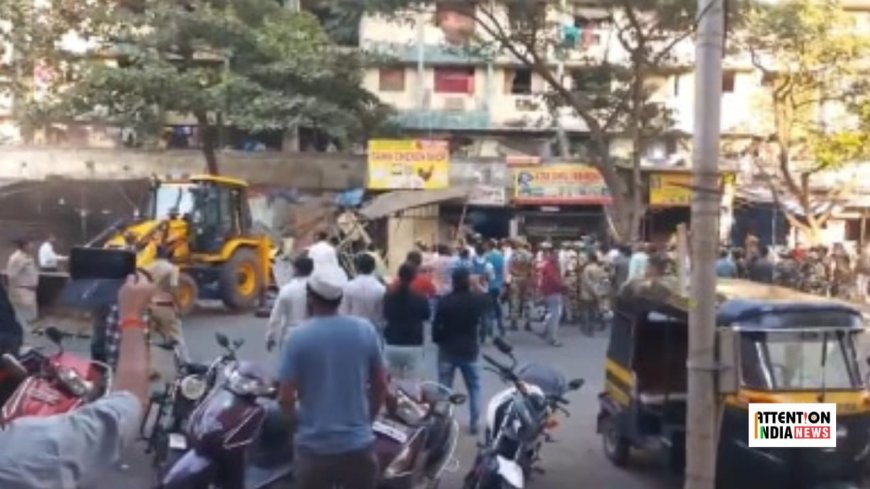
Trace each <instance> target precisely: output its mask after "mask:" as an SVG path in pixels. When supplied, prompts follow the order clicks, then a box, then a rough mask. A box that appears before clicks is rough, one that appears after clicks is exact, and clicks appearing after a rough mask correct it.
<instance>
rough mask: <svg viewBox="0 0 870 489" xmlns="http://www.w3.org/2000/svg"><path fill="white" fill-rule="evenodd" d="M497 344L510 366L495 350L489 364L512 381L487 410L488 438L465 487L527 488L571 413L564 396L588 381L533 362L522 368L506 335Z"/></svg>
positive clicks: (466, 488) (488, 488)
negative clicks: (558, 416) (549, 443)
mask: <svg viewBox="0 0 870 489" xmlns="http://www.w3.org/2000/svg"><path fill="white" fill-rule="evenodd" d="M493 344H494V345H495V346H496V347H497V348H498V349H499V351H501V353H502V354H504V355H505V356H507V357H508V358H509V359H510V360H511V364H510V365H504V364H502V363H501V362H499V361H497V360H495V359H494V358H492V357H490V356H489V355H486V354H484V355H483V358H484V360H485V361H486V363H487V364H488V366H485V367H484V369H486V370H488V371H491V372H494V373H496V374H497V375H498V376H499V377H500V378H501V379H502V380H503V381H505V382H508V383H510V384H511V386H510V387H509V388H507V389H505V390H503V391H501V392H499V393H497V394H496V395H495V396H493V397H492V399H490V401H489V404H488V405H487V410H486V432H485V443H484V444H483V445H482V446H481V448H480V450H479V453H478V455H477V458H476V460H475V463H474V466H473V467H472V469H471V470H470V471H469V473H468V474H467V475H466V477H465V482H464V486H463V487H464V488H465V489H522V488H523V487H525V482H526V481H527V480H528V479H529V477H530V476H531V474H532V472H533V471H535V470H536V469H537V467H536V466H535V464H536V463H537V462H538V461H539V460H540V451H541V447H542V446H543V444H544V442H546V441H549V440H550V433H551V431H552V430H553V429H555V428H556V426H558V421H557V420H556V416H555V415H556V413H558V412H561V413H563V414H564V415H565V416H570V413H569V412H568V411H567V409H565V406H567V405H568V404H569V401H568V400H567V399H565V397H564V395H565V394H566V393H567V392H569V391H574V390H578V389H580V388H581V387H582V386H583V383H584V380H583V379H574V380H572V381H570V382H566V380H565V377H564V376H563V375H562V374H560V373H559V372H558V371H556V370H554V369H553V368H551V367H549V366H546V365H541V364H529V365H526V366H524V367H522V368H520V369H517V368H516V367H517V360H516V358H515V357H514V355H513V348H512V347H511V346H510V345H509V344H508V343H506V342H505V341H504V340H503V339H501V338H497V339H496V340H495V341H494V342H493Z"/></svg>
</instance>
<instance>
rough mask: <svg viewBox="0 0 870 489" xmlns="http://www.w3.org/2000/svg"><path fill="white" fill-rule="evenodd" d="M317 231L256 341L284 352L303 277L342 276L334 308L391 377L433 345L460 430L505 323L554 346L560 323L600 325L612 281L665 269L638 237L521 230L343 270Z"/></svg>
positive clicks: (303, 302) (415, 368)
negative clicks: (579, 237)
mask: <svg viewBox="0 0 870 489" xmlns="http://www.w3.org/2000/svg"><path fill="white" fill-rule="evenodd" d="M339 262H340V260H338V258H337V251H336V250H335V248H334V247H331V245H330V244H329V239H328V236H327V235H326V234H322V235H321V236H319V239H318V241H317V242H316V243H315V244H314V245H312V246H311V247H310V248H309V250H308V253H304V254H302V255H300V256H298V257H296V258H295V259H294V260H293V278H292V279H291V280H290V281H289V282H288V283H286V284H285V285H283V286H282V288H281V290H280V292H279V294H278V296H277V299H276V301H275V303H274V304H273V308H272V313H271V316H270V318H269V321H268V324H267V327H266V338H265V340H266V348H267V350H269V351H275V350H279V351H284V350H285V348H284V347H285V345H286V344H292V343H293V341H294V340H293V339H292V338H294V335H295V333H294V331H295V327H296V326H298V325H301V324H307V323H308V322H309V321H310V314H311V311H310V309H309V305H310V304H309V303H310V301H309V298H310V295H311V277H312V276H315V275H317V274H318V273H323V271H324V270H330V272H329V273H330V274H332V275H334V276H336V277H344V278H343V279H342V280H343V282H342V283H343V285H342V286H341V289H342V290H341V293H340V294H336V307H337V312H338V314H340V315H342V316H349V317H356V318H361V319H364V320H366V321H367V322H368V323H370V324H371V325H373V326H374V327H375V330H376V331H377V332H378V336H379V338H380V341H381V345H382V349H383V354H384V359H385V362H386V366H387V369H388V371H389V373H390V375H391V376H392V377H393V378H394V379H412V380H414V379H420V378H422V377H423V376H425V375H426V372H427V371H428V369H427V368H425V366H426V361H428V359H426V358H425V355H424V352H425V349H424V345H426V343H427V341H431V342H432V343H434V344H435V345H436V347H437V358H435V359H433V360H434V362H433V364H434V365H435V366H436V367H437V369H436V372H437V376H438V380H439V382H440V383H441V384H443V385H445V386H447V387H452V385H453V380H454V377H455V374H456V371H457V370H458V371H459V373H460V374H461V375H462V377H463V380H464V381H465V384H466V388H467V391H468V394H469V407H470V411H471V412H470V424H469V430H470V432H472V433H477V430H478V424H479V421H480V411H481V398H480V395H481V378H480V365H479V364H478V356H479V352H480V348H481V346H482V345H483V344H484V343H486V342H487V341H490V340H491V339H492V338H494V337H496V336H504V335H507V334H510V332H511V331H520V330H525V331H532V332H535V333H537V334H538V335H539V336H540V337H541V339H542V341H544V342H546V344H549V345H552V346H553V347H559V346H561V342H560V340H559V330H560V328H561V327H562V325H563V324H567V325H571V324H579V325H580V327H581V329H582V331H584V332H586V333H587V334H589V335H592V334H594V333H595V332H596V331H600V330H602V329H604V328H605V327H606V325H607V323H608V321H609V318H610V317H611V312H610V303H611V302H612V299H613V295H614V294H615V293H616V292H617V290H618V287H619V286H620V285H622V284H623V283H625V282H627V281H629V280H631V279H633V278H640V277H652V276H660V275H663V274H665V273H669V271H670V268H671V267H669V259H668V257H667V255H665V254H660V253H657V252H656V250H655V249H654V248H653V247H651V246H649V245H647V244H640V245H637V246H635V247H634V248H631V247H616V248H606V247H604V246H602V245H601V244H600V243H597V242H595V241H593V240H585V241H583V242H577V243H561V244H560V245H559V246H558V247H557V246H555V245H554V244H553V243H551V242H549V241H543V242H540V243H539V244H537V246H532V245H531V244H530V243H529V242H528V241H527V240H525V239H513V240H502V241H496V240H483V239H479V238H478V239H470V240H468V242H463V243H461V244H458V245H455V246H448V245H445V244H440V245H434V246H433V245H427V244H425V243H417V245H416V246H415V248H414V249H413V250H411V251H410V252H408V253H407V256H406V259H405V262H404V263H402V264H401V265H400V266H399V267H398V270H397V272H398V273H397V274H396V276H395V277H394V278H392V279H390V278H389V277H386V276H385V275H384V273H383V272H382V270H383V267H380V266H378V261H377V259H376V257H375V256H373V254H372V253H371V252H368V251H366V252H361V253H358V254H356V255H355V256H354V257H353V262H354V263H353V270H354V272H355V273H354V276H353V278H349V277H348V273H347V272H346V271H344V270H342V269H341V267H340V266H339Z"/></svg>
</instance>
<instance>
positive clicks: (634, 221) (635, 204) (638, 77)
mask: <svg viewBox="0 0 870 489" xmlns="http://www.w3.org/2000/svg"><path fill="white" fill-rule="evenodd" d="M642 62H643V61H642V60H638V59H636V60H634V63H633V64H634V69H635V72H634V83H633V84H632V87H631V145H632V151H631V185H629V188H631V231H632V233H631V235H630V238H631V239H632V240H634V239H635V237H640V228H641V222H642V221H643V218H644V214H645V210H646V209H645V208H644V205H643V196H644V194H643V189H644V184H643V175H642V174H641V167H640V165H641V151H642V150H643V143H644V141H643V133H642V132H641V118H642V117H643V104H644V94H643V85H644V81H645V76H644V71H643V70H644V68H643V64H642ZM636 235H637V236H636Z"/></svg>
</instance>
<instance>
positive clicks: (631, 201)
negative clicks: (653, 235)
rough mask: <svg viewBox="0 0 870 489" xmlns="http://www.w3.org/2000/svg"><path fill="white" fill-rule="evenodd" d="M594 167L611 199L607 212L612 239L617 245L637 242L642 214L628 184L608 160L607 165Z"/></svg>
mask: <svg viewBox="0 0 870 489" xmlns="http://www.w3.org/2000/svg"><path fill="white" fill-rule="evenodd" d="M595 166H596V168H597V169H598V171H599V172H601V176H602V177H603V178H604V182H605V183H606V184H607V188H608V190H610V195H611V197H612V198H613V203H612V204H611V205H610V207H609V209H608V210H607V213H608V216H609V218H610V221H611V223H612V225H613V227H612V228H611V229H610V234H611V237H612V239H613V240H614V241H616V242H618V243H628V242H631V241H635V240H637V238H638V234H639V231H640V221H641V219H642V218H643V212H642V211H640V212H639V211H638V208H637V205H636V204H637V202H636V199H635V198H634V195H633V192H632V190H631V186H630V185H629V184H628V183H629V182H627V181H626V179H624V178H623V177H622V176H621V175H620V174H619V172H618V171H617V170H616V168H614V167H613V166H612V165H611V164H610V163H609V160H608V163H607V164H604V165H595Z"/></svg>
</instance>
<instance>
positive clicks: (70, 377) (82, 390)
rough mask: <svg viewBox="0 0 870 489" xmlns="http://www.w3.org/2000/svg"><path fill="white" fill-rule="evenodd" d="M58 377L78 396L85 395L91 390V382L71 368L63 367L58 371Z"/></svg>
mask: <svg viewBox="0 0 870 489" xmlns="http://www.w3.org/2000/svg"><path fill="white" fill-rule="evenodd" d="M57 378H58V379H60V381H61V382H62V383H63V385H64V386H66V388H67V389H69V391H70V392H72V394H73V395H75V396H76V397H84V396H85V395H87V393H88V391H89V390H90V386H89V383H88V382H87V381H86V380H85V379H83V378H82V377H81V376H80V375H79V373H78V372H76V371H75V370H73V369H71V368H62V369H59V370H58V372H57Z"/></svg>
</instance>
